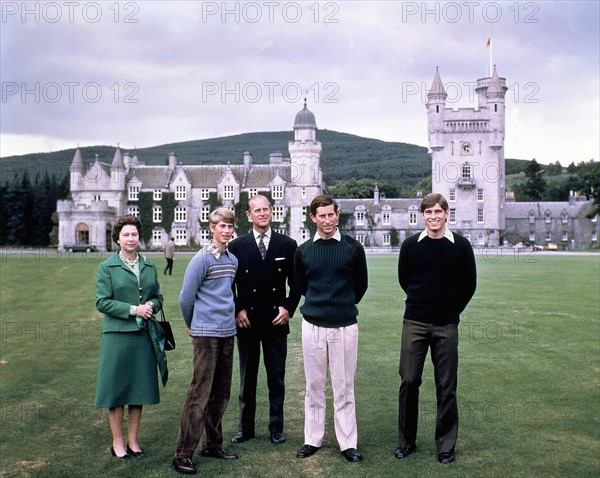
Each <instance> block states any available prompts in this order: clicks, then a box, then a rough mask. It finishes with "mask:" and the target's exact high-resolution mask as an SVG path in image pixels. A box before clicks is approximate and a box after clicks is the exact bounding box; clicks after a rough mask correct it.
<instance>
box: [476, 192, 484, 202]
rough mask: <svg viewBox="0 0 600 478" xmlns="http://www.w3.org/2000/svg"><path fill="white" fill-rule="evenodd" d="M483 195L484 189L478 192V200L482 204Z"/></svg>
mask: <svg viewBox="0 0 600 478" xmlns="http://www.w3.org/2000/svg"><path fill="white" fill-rule="evenodd" d="M483 194H484V193H483V189H478V190H477V200H478V201H479V202H482V201H483Z"/></svg>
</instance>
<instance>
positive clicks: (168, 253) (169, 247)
mask: <svg viewBox="0 0 600 478" xmlns="http://www.w3.org/2000/svg"><path fill="white" fill-rule="evenodd" d="M165 259H166V260H167V267H165V275H167V272H168V273H169V275H171V274H172V273H173V260H174V259H175V239H174V238H171V239H170V240H169V242H167V244H166V245H165Z"/></svg>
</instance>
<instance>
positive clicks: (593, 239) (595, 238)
mask: <svg viewBox="0 0 600 478" xmlns="http://www.w3.org/2000/svg"><path fill="white" fill-rule="evenodd" d="M597 240H598V232H597V231H592V242H596V241H597Z"/></svg>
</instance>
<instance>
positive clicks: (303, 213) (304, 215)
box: [302, 206, 308, 221]
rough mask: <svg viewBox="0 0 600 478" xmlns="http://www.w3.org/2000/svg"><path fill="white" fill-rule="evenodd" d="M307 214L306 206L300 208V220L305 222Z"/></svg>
mask: <svg viewBox="0 0 600 478" xmlns="http://www.w3.org/2000/svg"><path fill="white" fill-rule="evenodd" d="M307 214H308V206H302V219H304V220H305V221H306V215H307Z"/></svg>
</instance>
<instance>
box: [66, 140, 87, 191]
mask: <svg viewBox="0 0 600 478" xmlns="http://www.w3.org/2000/svg"><path fill="white" fill-rule="evenodd" d="M69 171H70V176H71V177H70V184H71V191H79V190H80V189H81V187H82V186H83V173H84V171H83V157H82V156H81V151H80V150H79V146H77V149H76V150H75V154H74V155H73V161H71V166H70V168H69Z"/></svg>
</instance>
